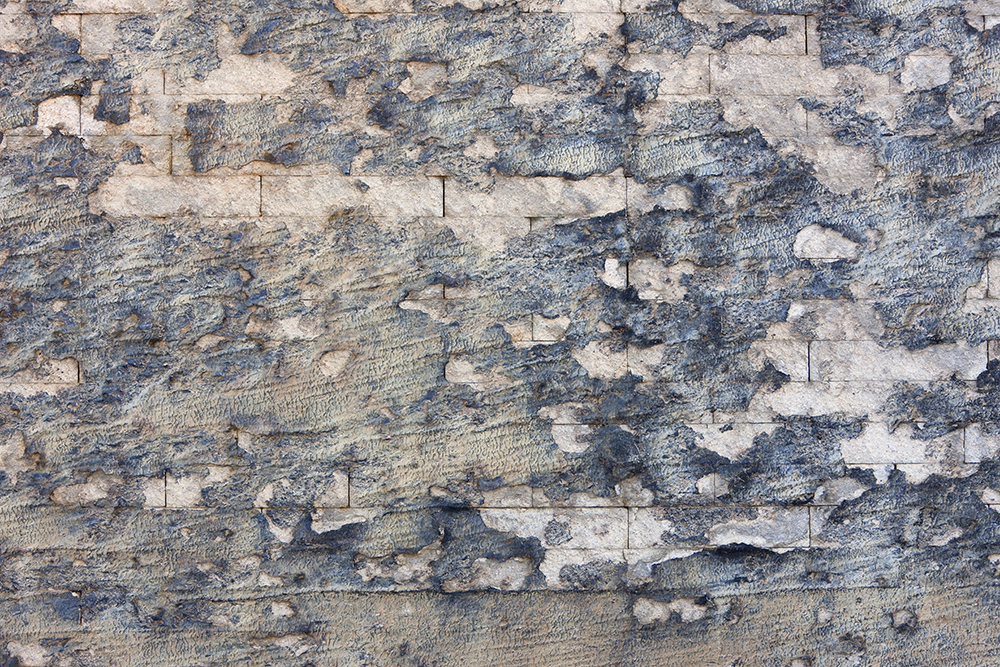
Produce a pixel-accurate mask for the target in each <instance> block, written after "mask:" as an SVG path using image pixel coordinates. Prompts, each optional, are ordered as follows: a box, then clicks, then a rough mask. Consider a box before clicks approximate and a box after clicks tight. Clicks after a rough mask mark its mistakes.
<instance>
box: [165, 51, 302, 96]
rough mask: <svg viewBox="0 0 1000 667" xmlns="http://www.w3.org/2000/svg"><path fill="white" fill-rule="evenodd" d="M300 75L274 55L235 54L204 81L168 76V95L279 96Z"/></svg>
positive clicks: (166, 89)
mask: <svg viewBox="0 0 1000 667" xmlns="http://www.w3.org/2000/svg"><path fill="white" fill-rule="evenodd" d="M296 78H297V75H296V73H295V72H294V71H292V70H291V69H289V67H288V66H287V65H285V64H284V63H283V62H282V61H281V59H280V58H279V57H278V56H277V55H276V54H273V53H264V54H261V55H256V56H244V55H242V54H239V53H234V54H232V55H230V56H227V57H226V58H224V59H223V61H222V63H221V64H220V65H219V67H218V68H216V69H214V70H212V71H211V72H210V73H209V75H208V76H207V77H205V79H204V80H202V81H199V80H197V79H195V78H189V79H184V80H179V79H177V78H176V77H174V76H173V75H170V74H168V75H167V78H166V82H165V92H166V93H167V94H168V95H193V96H211V97H212V98H213V99H214V98H215V96H217V95H241V94H256V95H277V94H280V93H282V92H284V91H285V90H287V89H288V88H289V87H290V86H292V84H293V83H295V80H296Z"/></svg>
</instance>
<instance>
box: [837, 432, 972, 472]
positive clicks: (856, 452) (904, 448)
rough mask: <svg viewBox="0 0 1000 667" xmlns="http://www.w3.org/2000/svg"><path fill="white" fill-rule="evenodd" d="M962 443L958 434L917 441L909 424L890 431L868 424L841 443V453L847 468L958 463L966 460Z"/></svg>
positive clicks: (960, 433) (960, 434)
mask: <svg viewBox="0 0 1000 667" xmlns="http://www.w3.org/2000/svg"><path fill="white" fill-rule="evenodd" d="M962 443H963V434H962V431H961V430H958V431H953V432H951V433H947V434H945V435H942V436H940V437H937V438H934V439H932V440H918V439H915V438H913V426H912V425H911V424H902V425H900V426H898V427H897V428H896V429H895V430H894V431H890V430H889V424H888V423H886V422H869V423H867V424H865V428H864V430H863V431H862V432H861V434H860V435H859V436H858V437H856V438H851V439H850V440H841V442H840V452H841V455H842V456H843V457H844V462H845V463H847V464H848V465H850V464H864V463H931V462H935V461H943V460H952V461H956V462H961V461H963V460H964V458H965V455H964V452H963V444H962Z"/></svg>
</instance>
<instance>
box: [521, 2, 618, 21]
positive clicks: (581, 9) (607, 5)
mask: <svg viewBox="0 0 1000 667" xmlns="http://www.w3.org/2000/svg"><path fill="white" fill-rule="evenodd" d="M521 6H522V8H523V9H525V10H526V11H529V12H573V13H581V14H593V13H611V14H617V15H618V16H619V17H620V16H621V13H620V12H621V0H524V1H523V2H522V3H521Z"/></svg>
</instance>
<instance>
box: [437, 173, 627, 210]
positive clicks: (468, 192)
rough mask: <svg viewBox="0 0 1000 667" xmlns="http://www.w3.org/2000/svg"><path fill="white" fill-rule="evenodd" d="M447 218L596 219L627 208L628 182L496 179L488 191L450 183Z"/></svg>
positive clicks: (603, 178)
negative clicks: (576, 217) (626, 193)
mask: <svg viewBox="0 0 1000 667" xmlns="http://www.w3.org/2000/svg"><path fill="white" fill-rule="evenodd" d="M444 201H445V212H446V214H447V217H452V216H454V217H457V218H468V217H473V216H503V217H506V216H511V217H523V218H539V217H555V216H581V217H582V216H597V215H604V214H606V213H612V212H614V211H620V210H622V209H624V208H625V179H624V178H623V177H621V176H616V175H612V176H593V177H591V178H585V179H583V180H580V181H570V180H566V179H563V178H558V177H537V178H522V177H497V178H496V181H495V183H494V185H493V187H492V189H490V190H489V191H482V190H479V189H475V188H472V187H467V186H463V185H461V184H459V183H458V182H457V181H453V180H450V179H449V180H447V181H446V182H445V188H444Z"/></svg>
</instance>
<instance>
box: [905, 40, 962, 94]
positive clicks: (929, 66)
mask: <svg viewBox="0 0 1000 667" xmlns="http://www.w3.org/2000/svg"><path fill="white" fill-rule="evenodd" d="M921 51H923V50H921ZM951 61H952V56H951V54H950V53H948V52H947V51H945V50H944V49H935V50H930V49H928V50H926V51H925V52H921V53H911V54H910V55H908V56H906V59H905V60H904V61H903V71H902V72H900V75H899V79H900V83H902V85H903V92H906V93H910V92H913V91H915V90H927V89H930V88H936V87H938V86H941V85H944V84H946V83H948V81H950V80H951Z"/></svg>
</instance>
